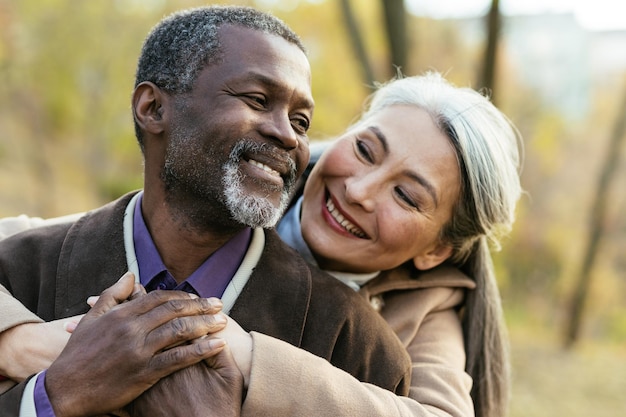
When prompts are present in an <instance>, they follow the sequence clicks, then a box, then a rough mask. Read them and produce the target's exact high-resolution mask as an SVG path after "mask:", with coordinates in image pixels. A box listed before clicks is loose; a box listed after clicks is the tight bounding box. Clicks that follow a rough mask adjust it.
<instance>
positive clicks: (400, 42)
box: [381, 0, 408, 76]
mask: <svg viewBox="0 0 626 417" xmlns="http://www.w3.org/2000/svg"><path fill="white" fill-rule="evenodd" d="M381 3H382V7H383V11H384V14H385V27H386V29H387V42H388V43H389V50H390V51H391V65H392V67H394V70H393V72H392V74H391V75H392V76H393V75H396V70H395V68H399V69H401V70H402V71H403V72H404V73H407V51H408V37H407V28H406V21H407V16H406V9H405V7H404V0H381Z"/></svg>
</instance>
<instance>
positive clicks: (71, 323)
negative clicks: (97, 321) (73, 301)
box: [63, 314, 85, 333]
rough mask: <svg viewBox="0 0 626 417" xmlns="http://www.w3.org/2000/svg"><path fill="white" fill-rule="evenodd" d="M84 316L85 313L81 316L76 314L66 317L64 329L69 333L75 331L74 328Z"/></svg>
mask: <svg viewBox="0 0 626 417" xmlns="http://www.w3.org/2000/svg"><path fill="white" fill-rule="evenodd" d="M83 317H85V315H84V314H81V315H80V316H74V317H69V318H67V319H65V321H64V322H63V330H65V331H66V332H68V333H74V330H76V327H77V326H78V323H79V322H80V320H81V319H82V318H83Z"/></svg>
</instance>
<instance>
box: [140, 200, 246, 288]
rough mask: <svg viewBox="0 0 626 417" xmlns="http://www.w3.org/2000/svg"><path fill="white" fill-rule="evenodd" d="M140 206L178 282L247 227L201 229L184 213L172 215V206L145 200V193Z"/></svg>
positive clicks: (161, 252)
mask: <svg viewBox="0 0 626 417" xmlns="http://www.w3.org/2000/svg"><path fill="white" fill-rule="evenodd" d="M148 198H149V197H148ZM141 209H142V214H143V218H144V221H145V223H146V226H147V227H148V231H149V232H150V235H151V236H152V240H153V242H154V245H155V246H156V248H157V250H158V251H159V254H160V255H161V259H162V260H163V263H164V264H165V266H166V267H167V269H168V271H169V272H170V274H172V276H173V277H174V279H175V280H176V281H177V283H181V282H182V281H184V280H185V279H186V278H187V277H188V276H189V275H191V274H192V273H193V272H194V271H195V270H196V269H197V268H198V267H199V266H200V265H201V264H202V263H203V262H204V261H205V260H206V259H207V258H208V257H209V256H211V255H212V254H213V253H214V252H215V251H217V250H218V249H219V248H221V247H222V246H223V245H224V244H225V243H226V242H228V241H229V240H230V239H232V238H233V237H234V236H235V235H236V234H237V233H239V232H240V231H242V230H243V229H244V228H245V226H243V225H232V226H231V227H224V226H222V225H213V228H211V227H205V228H203V229H199V228H198V227H194V226H193V225H192V224H191V222H190V221H189V219H187V218H186V217H184V216H183V215H182V214H181V213H176V214H175V215H172V213H171V210H172V209H171V208H170V207H168V206H167V205H166V204H154V203H151V202H149V200H148V202H146V196H145V194H144V201H142V207H141ZM207 226H211V225H207Z"/></svg>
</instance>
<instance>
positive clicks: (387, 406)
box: [242, 266, 474, 417]
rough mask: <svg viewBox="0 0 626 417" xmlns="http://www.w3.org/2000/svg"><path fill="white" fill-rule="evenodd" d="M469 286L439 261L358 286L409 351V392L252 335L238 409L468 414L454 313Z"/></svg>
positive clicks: (350, 413)
mask: <svg viewBox="0 0 626 417" xmlns="http://www.w3.org/2000/svg"><path fill="white" fill-rule="evenodd" d="M473 287H474V282H473V281H472V280H470V279H469V278H468V277H466V276H465V275H463V274H462V273H461V272H460V271H458V270H457V269H455V268H452V267H447V266H446V267H444V266H442V267H439V268H436V269H434V270H432V271H430V272H428V273H423V274H421V275H420V276H419V278H411V277H410V272H409V271H408V270H406V269H403V268H398V269H396V270H394V271H392V272H386V273H383V274H381V275H379V276H378V277H377V278H375V279H374V280H372V281H371V282H369V283H368V284H367V285H366V286H365V287H364V288H363V289H362V290H361V294H362V295H363V296H364V297H366V298H367V299H369V300H370V302H371V303H372V305H373V307H374V308H376V309H377V310H379V311H380V314H381V315H382V316H383V317H384V318H385V320H386V321H387V322H388V323H389V325H390V326H391V327H392V328H393V330H394V331H395V333H396V334H397V335H398V337H399V338H400V340H401V341H402V342H403V343H404V345H405V346H406V349H407V351H408V352H409V354H410V356H411V359H412V362H413V371H412V380H411V390H410V393H409V397H399V396H396V395H394V394H393V393H391V392H389V391H386V390H383V389H380V388H378V387H376V386H373V385H370V384H364V383H360V382H359V381H357V380H356V379H354V378H352V377H351V376H350V375H348V374H347V373H345V372H343V371H341V370H339V369H337V368H334V367H332V366H331V365H330V364H328V363H327V362H326V361H324V360H321V359H319V358H316V357H314V356H312V355H310V354H308V353H307V352H304V351H302V350H299V349H296V348H294V347H293V346H290V345H288V344H286V343H283V342H280V341H277V340H275V339H272V338H269V337H267V336H264V335H260V334H253V337H254V341H255V345H254V346H255V347H254V358H253V368H252V375H251V380H250V381H251V384H250V386H251V389H250V390H249V391H248V395H247V397H246V401H245V403H244V408H243V413H242V415H249V416H389V417H392V416H412V417H416V416H458V417H461V416H463V417H467V416H473V415H474V409H473V404H472V400H471V398H470V390H471V387H472V381H471V378H470V376H469V375H468V374H467V373H465V372H464V368H465V350H464V346H463V334H462V331H461V324H460V320H459V316H458V313H457V309H458V308H459V306H460V305H461V303H462V301H463V297H464V292H465V290H466V289H470V288H473ZM320 376H321V377H320Z"/></svg>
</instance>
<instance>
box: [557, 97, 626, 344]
mask: <svg viewBox="0 0 626 417" xmlns="http://www.w3.org/2000/svg"><path fill="white" fill-rule="evenodd" d="M625 136H626V88H625V89H624V92H623V97H622V104H621V107H620V109H619V112H618V114H617V119H616V122H615V126H614V129H613V134H612V136H611V140H610V143H609V147H608V149H607V154H606V158H605V162H604V164H602V167H603V170H602V172H601V173H600V177H599V179H598V187H597V188H596V196H595V199H594V202H593V208H592V210H591V221H590V227H589V237H588V240H587V249H586V251H585V254H584V258H583V264H582V267H581V270H580V275H579V278H578V284H577V286H576V288H575V289H574V294H573V297H572V302H571V306H570V311H569V317H568V321H569V322H568V323H567V333H566V334H565V347H566V348H571V347H572V346H573V345H574V343H576V341H577V340H578V339H579V335H580V327H581V321H582V316H583V311H584V307H585V302H586V300H587V296H588V294H589V288H590V286H591V285H590V284H591V270H592V269H593V265H594V263H595V260H596V255H597V253H598V250H599V248H600V240H601V238H602V235H603V234H604V224H605V220H606V211H607V210H606V207H607V198H608V190H609V185H610V183H611V179H612V178H613V176H614V175H615V172H616V170H617V165H618V157H619V155H620V148H621V146H622V143H623V142H624V137H625Z"/></svg>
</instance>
